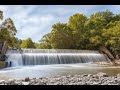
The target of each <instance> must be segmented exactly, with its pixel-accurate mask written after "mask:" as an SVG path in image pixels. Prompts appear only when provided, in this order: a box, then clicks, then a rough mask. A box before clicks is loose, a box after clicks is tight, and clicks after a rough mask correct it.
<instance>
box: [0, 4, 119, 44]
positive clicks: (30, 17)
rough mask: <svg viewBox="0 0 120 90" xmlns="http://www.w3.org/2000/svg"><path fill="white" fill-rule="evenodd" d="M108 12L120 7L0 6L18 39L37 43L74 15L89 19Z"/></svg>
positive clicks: (117, 9) (115, 11)
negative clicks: (97, 13)
mask: <svg viewBox="0 0 120 90" xmlns="http://www.w3.org/2000/svg"><path fill="white" fill-rule="evenodd" d="M107 9H108V10H110V11H112V12H113V13H114V14H118V13H120V5H0V10H2V11H3V12H4V19H5V18H8V17H10V18H11V19H12V20H13V21H14V24H15V26H16V28H17V31H18V32H17V37H18V38H20V39H27V38H29V37H30V38H32V39H33V41H34V42H38V40H40V39H41V38H42V36H43V35H45V34H47V33H48V32H50V31H51V30H52V29H51V27H52V25H53V24H55V23H57V22H61V23H66V22H67V21H68V19H69V17H70V16H71V15H73V14H75V13H82V14H84V15H86V16H87V17H89V16H90V15H91V14H93V13H95V12H98V11H104V10H107Z"/></svg>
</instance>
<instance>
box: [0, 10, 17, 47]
mask: <svg viewBox="0 0 120 90" xmlns="http://www.w3.org/2000/svg"><path fill="white" fill-rule="evenodd" d="M0 19H1V20H2V24H1V25H0V41H7V43H8V46H9V47H16V46H17V37H16V33H17V30H16V27H15V25H14V22H13V21H12V19H11V18H7V19H5V20H4V21H3V11H0Z"/></svg>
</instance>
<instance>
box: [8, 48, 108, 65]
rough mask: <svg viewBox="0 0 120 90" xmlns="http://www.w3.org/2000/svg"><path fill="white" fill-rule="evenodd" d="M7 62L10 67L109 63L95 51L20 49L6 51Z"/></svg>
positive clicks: (102, 55)
mask: <svg viewBox="0 0 120 90" xmlns="http://www.w3.org/2000/svg"><path fill="white" fill-rule="evenodd" d="M6 56H7V61H8V62H10V63H11V66H12V67H14V66H26V65H49V64H51V65H52V64H74V63H91V62H102V61H107V62H110V59H109V58H107V57H106V56H105V55H104V54H101V53H100V52H99V51H96V50H71V49H22V50H8V51H7V53H6Z"/></svg>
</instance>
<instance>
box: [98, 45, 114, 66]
mask: <svg viewBox="0 0 120 90" xmlns="http://www.w3.org/2000/svg"><path fill="white" fill-rule="evenodd" d="M99 50H100V51H102V52H103V53H105V54H106V55H107V56H108V58H109V59H110V60H111V61H112V62H113V64H115V57H114V56H113V55H112V53H111V52H110V51H109V50H108V49H107V48H106V47H105V46H100V47H99Z"/></svg>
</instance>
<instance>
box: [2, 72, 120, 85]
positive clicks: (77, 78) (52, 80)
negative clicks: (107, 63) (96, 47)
mask: <svg viewBox="0 0 120 90" xmlns="http://www.w3.org/2000/svg"><path fill="white" fill-rule="evenodd" d="M0 85H120V74H117V75H116V76H108V75H107V74H106V73H102V72H99V73H97V74H80V75H67V76H59V75H58V76H54V77H41V78H29V77H27V78H25V79H22V80H15V79H9V80H0Z"/></svg>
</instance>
